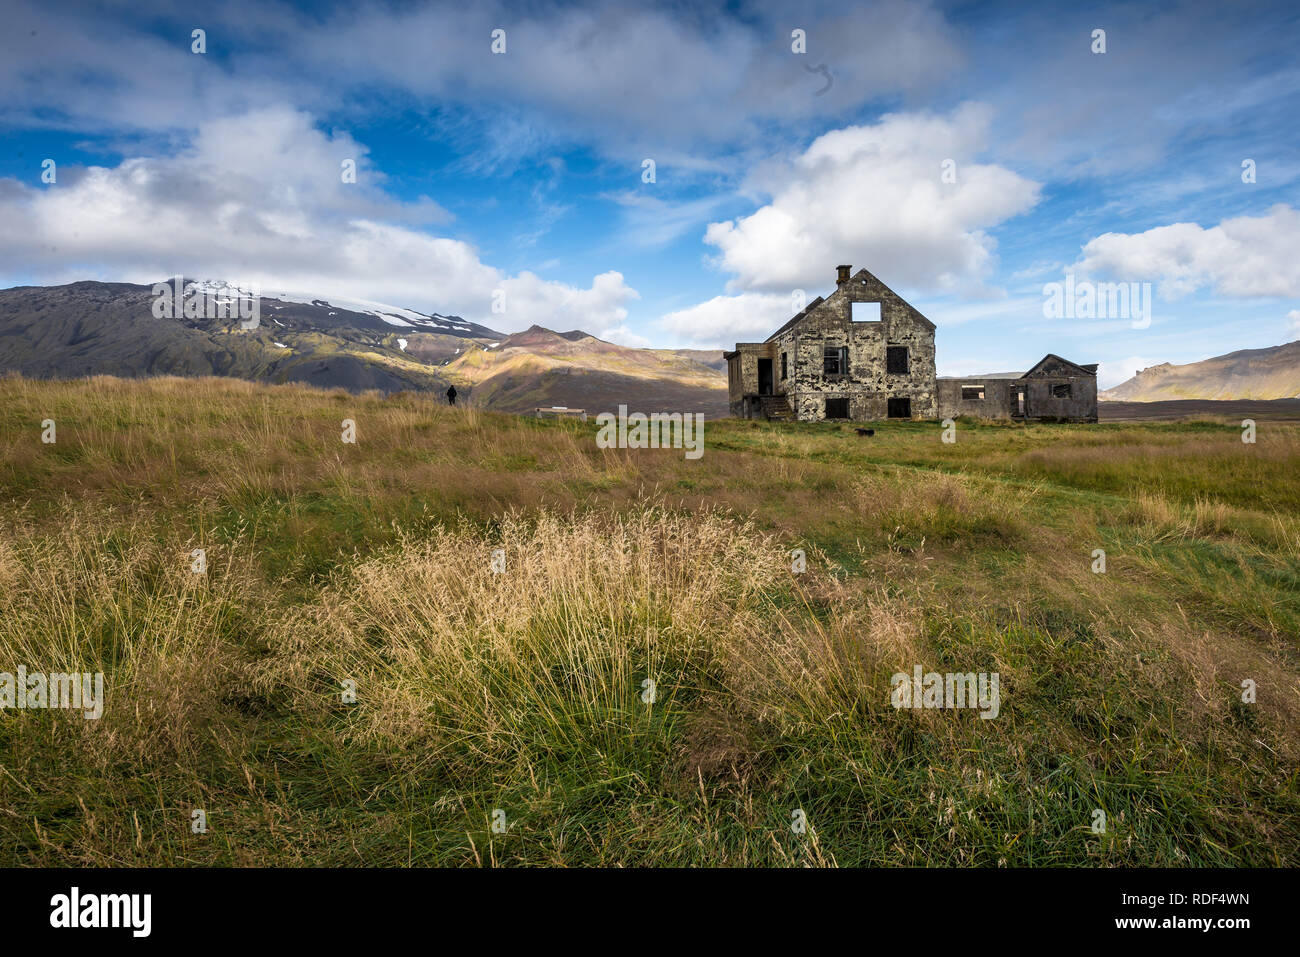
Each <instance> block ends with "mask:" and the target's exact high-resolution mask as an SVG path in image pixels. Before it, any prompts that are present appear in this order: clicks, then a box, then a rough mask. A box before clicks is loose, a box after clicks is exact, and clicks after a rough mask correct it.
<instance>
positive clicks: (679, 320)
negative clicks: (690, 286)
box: [658, 292, 797, 349]
mask: <svg viewBox="0 0 1300 957" xmlns="http://www.w3.org/2000/svg"><path fill="white" fill-rule="evenodd" d="M796 311H797V310H795V309H794V308H792V303H791V297H790V296H788V295H785V296H783V295H780V294H778V293H757V292H746V293H741V294H740V295H738V296H714V297H713V298H712V299H710V300H708V301H707V302H701V303H698V304H697V305H694V306H690V307H688V308H686V309H678V310H677V311H675V312H670V313H668V314H667V315H665V316H664V317H663V318H662V319H660V320H659V322H658V325H659V327H660V328H661V329H663V330H665V331H666V332H669V333H672V334H673V335H674V336H676V337H677V339H678V340H679V341H682V342H688V343H690V344H692V345H697V346H701V347H711V348H727V349H730V348H731V347H732V346H733V345H734V344H735V342H736V341H737V340H741V341H745V340H749V339H753V340H757V341H761V340H763V339H766V338H767V337H768V336H769V335H771V334H772V332H773V331H775V330H776V329H777V328H778V327H779V326H780V325H781V324H782V323H784V322H785V321H786V320H787V319H789V318H790V317H791V316H793V315H794V314H795V312H796Z"/></svg>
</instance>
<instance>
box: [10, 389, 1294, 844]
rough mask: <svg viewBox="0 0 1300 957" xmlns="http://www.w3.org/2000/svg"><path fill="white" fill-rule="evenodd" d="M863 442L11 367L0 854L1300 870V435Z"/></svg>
mask: <svg viewBox="0 0 1300 957" xmlns="http://www.w3.org/2000/svg"><path fill="white" fill-rule="evenodd" d="M47 419H52V420H54V422H55V423H56V428H57V433H56V441H55V442H54V443H52V444H47V443H43V442H42V440H41V435H42V425H41V423H42V421H43V420H47ZM344 419H352V420H353V421H354V422H355V428H356V438H357V441H356V443H355V444H346V443H344V442H343V441H342V440H341V432H342V421H343V420H344ZM875 428H876V434H875V436H874V437H872V438H869V439H867V438H859V437H857V436H856V435H855V434H854V433H853V431H852V429H851V428H848V427H844V426H840V425H836V424H819V425H785V426H776V425H766V424H758V423H749V422H738V421H723V422H710V423H709V424H708V425H707V428H706V433H705V452H704V455H703V457H702V458H700V459H699V460H697V461H689V460H687V459H686V458H685V457H684V455H683V454H682V452H681V451H680V450H644V451H628V450H613V449H608V450H602V449H599V448H597V446H596V442H595V438H594V437H595V433H596V426H595V423H594V422H591V423H586V424H583V423H578V422H539V421H536V420H532V419H527V418H516V417H511V416H505V415H498V414H490V413H484V412H480V411H477V410H474V409H449V408H447V407H445V406H440V405H437V404H435V403H434V402H432V401H431V400H429V399H427V398H422V397H416V396H411V395H399V396H395V397H391V398H388V399H384V398H381V397H380V396H378V395H375V394H367V395H364V396H353V395H348V394H346V393H343V392H337V393H331V392H319V391H313V390H311V389H308V388H305V387H290V386H282V387H265V386H256V385H251V384H248V383H243V382H238V381H231V380H216V379H205V380H179V379H160V380H151V381H145V382H128V381H121V380H114V379H92V380H88V381H85V380H83V381H77V382H69V383H45V382H31V381H25V380H21V379H16V378H8V379H0V504H2V506H3V512H2V513H0V515H2V517H0V672H15V671H16V669H17V667H18V666H19V665H23V666H25V667H26V668H27V669H28V670H29V671H38V670H39V671H47V672H54V671H81V672H97V671H102V672H103V673H104V674H105V676H106V677H105V687H106V699H107V701H106V705H105V709H104V714H103V717H102V718H101V719H99V720H85V719H83V718H82V717H81V715H80V714H79V713H78V714H73V713H69V712H66V711H61V710H44V711H41V710H16V709H7V710H4V711H2V712H0V863H3V864H36V865H132V866H135V865H143V866H148V865H164V864H166V865H173V864H182V865H185V864H192V865H308V864H324V865H340V864H341V865H348V864H367V865H407V864H414V865H470V866H473V865H646V864H649V865H704V866H711V865H761V866H770V865H775V866H789V865H800V866H802V865H839V866H852V865H937V866H948V865H982V866H1012V867H1015V866H1025V865H1060V866H1136V865H1156V866H1164V865H1193V866H1231V865H1265V866H1273V865H1292V866H1294V865H1296V864H1297V863H1300V780H1298V776H1297V758H1300V649H1298V648H1297V636H1298V635H1300V481H1297V472H1298V466H1300V426H1297V425H1295V424H1290V423H1273V422H1260V423H1259V430H1258V437H1257V441H1256V442H1255V443H1254V444H1245V443H1243V442H1242V441H1241V429H1240V428H1238V427H1237V426H1236V425H1233V424H1231V423H1227V424H1225V423H1223V422H1217V421H1199V422H1196V421H1194V422H1182V423H1170V422H1153V423H1125V424H1109V425H1108V424H1102V425H1090V426H1089V425H1078V426H1073V425H1030V426H1021V425H1010V424H1001V425H998V424H992V423H983V424H981V423H975V422H966V421H962V422H959V423H958V426H957V433H956V436H957V441H956V442H955V443H953V444H945V443H943V442H941V441H940V426H939V425H938V424H936V423H922V422H915V423H913V422H906V423H895V422H890V423H880V424H877V425H876V426H875ZM198 548H202V549H204V550H205V553H206V561H207V570H206V573H205V574H201V575H200V574H195V573H194V572H193V571H192V570H191V553H192V552H193V550H194V549H198ZM495 549H501V550H503V555H504V559H505V571H504V572H502V573H499V574H498V573H494V571H493V568H492V563H493V552H494V550H495ZM795 549H802V550H804V552H805V553H806V555H807V567H806V570H805V571H803V572H802V573H795V572H793V571H792V556H791V551H792V550H795ZM1095 549H1103V550H1104V551H1105V557H1106V570H1105V572H1104V573H1095V572H1094V571H1093V565H1094V557H1093V553H1094V550H1095ZM917 665H920V666H922V667H923V668H924V670H926V671H936V672H976V673H986V672H987V673H993V672H996V673H997V674H998V675H999V676H1000V698H1001V700H1000V708H999V713H998V716H997V717H996V718H995V719H992V720H985V719H982V718H981V717H980V716H979V713H978V712H976V711H973V710H960V709H952V710H950V709H943V710H910V709H903V710H900V709H895V708H894V707H892V706H891V704H890V691H891V682H890V678H891V675H893V674H894V673H896V672H903V673H909V674H910V673H911V672H912V669H913V668H914V667H915V666H917ZM646 679H650V680H652V681H653V682H654V684H655V694H654V700H653V703H647V701H646V700H643V696H644V695H645V691H644V690H643V689H644V688H645V686H644V685H643V682H645V681H646ZM1247 680H1249V681H1253V682H1254V683H1255V686H1256V688H1257V699H1256V700H1255V701H1254V702H1253V703H1251V702H1245V701H1243V689H1242V682H1243V681H1247ZM345 682H353V683H354V684H355V688H356V692H355V702H348V701H346V700H345V697H346V695H345V687H346V686H345ZM200 809H201V810H202V811H203V812H204V814H205V819H206V831H205V832H204V833H195V832H194V829H193V827H192V821H193V812H194V811H196V810H200ZM796 810H799V811H802V812H803V815H804V816H803V818H802V819H803V820H806V822H807V826H806V829H804V831H803V833H795V830H794V829H793V828H792V826H791V824H792V821H794V820H795V819H796V816H795V813H794V812H795V811H796ZM1096 810H1101V811H1103V812H1104V814H1105V819H1106V829H1105V833H1104V834H1097V833H1093V829H1092V825H1093V823H1094V821H1095V820H1096V816H1095V813H1094V812H1095V811H1096ZM494 811H500V812H503V814H504V817H502V816H501V815H500V814H498V815H497V816H496V817H495V820H496V821H497V822H498V823H499V822H500V821H502V820H504V822H505V824H506V827H507V829H506V830H505V832H504V833H496V832H494V830H493V827H492V825H493V822H494Z"/></svg>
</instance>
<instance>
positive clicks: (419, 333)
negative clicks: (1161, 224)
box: [0, 282, 500, 392]
mask: <svg viewBox="0 0 1300 957" xmlns="http://www.w3.org/2000/svg"><path fill="white" fill-rule="evenodd" d="M154 301H155V300H154V296H153V290H152V286H143V285H132V284H129V283H101V282H77V283H71V284H69V285H66V286H49V287H45V286H19V287H16V288H14V289H6V290H0V370H4V371H10V370H12V371H17V372H21V373H22V374H23V375H26V376H31V377H33V378H73V377H77V376H87V375H115V376H122V377H126V378H134V377H139V376H151V375H181V376H198V375H221V376H233V377H237V378H242V379H253V380H258V381H266V382H309V383H312V384H313V385H319V386H325V387H342V388H346V389H352V390H357V389H371V388H373V389H380V390H382V391H385V392H393V391H399V390H402V389H425V388H445V385H444V384H443V380H442V377H441V376H439V375H438V374H437V368H436V366H435V365H434V364H432V363H428V362H425V361H423V360H421V359H420V358H418V357H416V356H414V355H412V354H411V353H410V352H408V351H407V349H404V348H402V345H401V343H400V342H399V341H398V340H399V339H405V340H406V344H407V347H408V348H409V347H410V346H411V345H412V344H413V343H419V344H420V345H422V346H425V347H426V348H433V349H435V350H436V348H437V344H438V343H441V342H445V341H451V340H462V339H463V340H471V339H472V340H474V341H486V340H496V339H499V338H500V335H499V334H498V333H495V332H493V331H492V330H490V329H486V328H484V327H482V326H477V325H474V324H473V323H468V322H465V321H463V320H460V319H458V318H456V317H425V318H426V319H427V322H424V323H420V322H419V319H420V317H419V316H418V314H414V313H407V312H405V311H403V313H402V314H403V315H404V316H406V317H407V318H406V319H405V320H403V321H405V322H406V323H407V325H405V326H396V325H393V324H391V323H389V322H386V321H385V320H384V319H382V318H380V317H378V316H375V315H371V314H369V313H365V312H359V311H354V310H349V309H343V308H340V307H338V306H333V305H331V304H330V303H328V302H325V301H323V300H317V301H315V302H313V303H298V302H288V301H281V300H276V299H269V298H265V297H263V298H262V299H261V301H260V322H259V325H258V327H257V328H255V329H243V328H241V327H240V324H239V321H238V320H237V319H225V318H217V319H209V318H184V317H179V318H157V317H155V315H154V312H153V308H154ZM417 323H419V324H417ZM446 351H448V352H450V351H451V350H450V349H448V350H446Z"/></svg>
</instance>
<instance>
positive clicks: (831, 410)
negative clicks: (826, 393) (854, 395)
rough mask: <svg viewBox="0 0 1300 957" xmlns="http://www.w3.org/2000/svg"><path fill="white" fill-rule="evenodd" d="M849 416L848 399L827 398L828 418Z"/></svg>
mask: <svg viewBox="0 0 1300 957" xmlns="http://www.w3.org/2000/svg"><path fill="white" fill-rule="evenodd" d="M848 417H849V400H848V399H827V400H826V418H828V419H847V418H848Z"/></svg>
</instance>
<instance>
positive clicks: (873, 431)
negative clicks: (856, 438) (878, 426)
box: [853, 429, 876, 435]
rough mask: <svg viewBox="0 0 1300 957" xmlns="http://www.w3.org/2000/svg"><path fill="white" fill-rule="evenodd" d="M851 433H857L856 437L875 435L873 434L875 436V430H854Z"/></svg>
mask: <svg viewBox="0 0 1300 957" xmlns="http://www.w3.org/2000/svg"><path fill="white" fill-rule="evenodd" d="M853 431H854V432H856V433H858V435H875V434H876V430H875V429H854V430H853Z"/></svg>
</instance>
